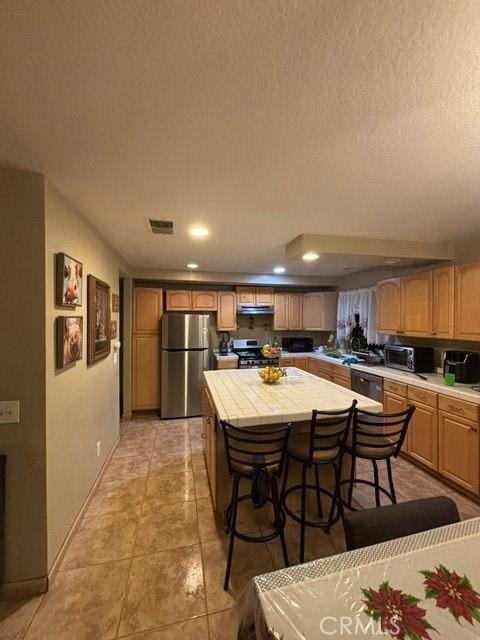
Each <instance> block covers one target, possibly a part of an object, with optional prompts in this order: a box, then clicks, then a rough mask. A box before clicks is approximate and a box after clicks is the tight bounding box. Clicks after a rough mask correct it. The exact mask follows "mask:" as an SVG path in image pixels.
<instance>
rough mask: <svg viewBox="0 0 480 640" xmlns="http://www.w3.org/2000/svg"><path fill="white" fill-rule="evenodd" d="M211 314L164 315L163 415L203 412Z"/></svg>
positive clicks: (161, 410) (170, 416) (182, 415)
mask: <svg viewBox="0 0 480 640" xmlns="http://www.w3.org/2000/svg"><path fill="white" fill-rule="evenodd" d="M209 319H210V317H209V316H208V315H195V314H193V313H168V314H165V315H164V316H163V317H162V351H161V359H162V382H161V387H162V402H161V409H160V414H161V417H162V418H184V417H187V416H199V415H201V414H202V383H203V372H204V371H206V370H207V369H208V365H209V362H210V349H209V335H208V324H209Z"/></svg>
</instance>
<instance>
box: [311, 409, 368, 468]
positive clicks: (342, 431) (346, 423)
mask: <svg viewBox="0 0 480 640" xmlns="http://www.w3.org/2000/svg"><path fill="white" fill-rule="evenodd" d="M356 405H357V401H356V400H354V401H353V402H352V404H351V405H350V407H349V408H348V409H340V410H339V411H319V410H317V409H314V410H313V411H312V421H311V423H310V446H309V461H310V463H311V462H312V461H313V460H314V458H316V455H315V454H316V453H317V454H318V453H320V454H321V453H322V452H326V451H332V450H334V449H338V453H339V454H340V453H343V450H344V446H345V441H346V439H347V436H348V433H349V431H350V429H351V425H352V420H353V414H354V411H355V407H356Z"/></svg>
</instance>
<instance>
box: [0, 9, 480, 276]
mask: <svg viewBox="0 0 480 640" xmlns="http://www.w3.org/2000/svg"><path fill="white" fill-rule="evenodd" d="M1 13H2V20H1V22H0V95H1V98H0V160H1V161H4V162H8V163H10V164H14V165H17V166H21V167H25V168H29V169H33V170H37V171H41V172H43V173H45V174H46V175H47V176H48V177H49V178H50V179H51V180H53V182H55V183H56V184H57V186H58V187H59V188H60V189H61V190H62V191H63V192H64V193H65V195H67V196H68V197H69V198H70V199H71V200H72V201H73V202H74V203H75V204H76V205H77V206H78V207H79V208H80V209H81V210H82V211H83V212H84V213H85V215H86V216H87V217H88V218H89V219H90V220H91V222H92V223H93V224H94V226H95V227H96V228H97V229H98V230H99V231H100V232H101V233H102V234H103V235H104V236H105V237H106V238H108V240H109V241H110V243H111V244H112V245H113V246H114V247H116V248H117V249H118V250H119V252H120V253H121V254H122V255H123V256H124V257H125V258H126V260H127V261H128V262H129V263H130V264H131V265H132V266H139V267H159V268H173V269H182V268H184V266H185V263H186V262H188V261H195V262H198V263H199V264H200V266H201V268H202V270H214V271H216V270H221V271H242V272H260V273H261V272H270V271H271V268H272V266H273V265H274V264H277V263H282V262H284V245H285V244H286V243H287V242H289V241H290V240H292V238H294V237H295V236H297V235H299V234H303V233H319V234H339V235H365V236H378V237H387V238H398V239H405V240H421V241H443V240H451V239H454V238H455V237H458V236H461V235H464V234H466V233H469V232H472V231H478V230H480V216H479V205H480V175H479V167H480V108H479V106H480V105H479V102H480V84H479V82H480V45H479V43H480V10H479V3H478V1H477V0H475V1H472V2H466V1H464V0H438V1H437V0H409V1H405V0H395V2H393V1H390V0H388V1H387V0H386V1H385V2H382V1H379V0H375V1H370V2H365V1H362V0H349V1H347V2H341V1H340V0H331V1H326V0H325V1H322V0H316V1H315V2H313V1H309V0H298V1H296V0H290V1H282V0H276V1H275V2H274V1H271V0H262V1H261V2H260V1H258V0H255V1H253V0H241V1H234V0H216V1H195V0H190V1H188V2H187V1H182V0H175V1H172V2H163V1H159V0H150V1H146V0H131V1H127V0H110V1H106V0H81V1H80V0H76V1H72V0H21V1H19V0H3V1H2V3H1ZM147 217H154V218H163V219H170V220H173V221H174V222H175V234H174V236H152V235H151V234H150V233H149V231H148V228H147V225H146V218H147ZM197 221H199V222H203V223H205V224H207V225H208V226H209V228H210V229H211V231H212V234H211V238H210V239H209V240H207V241H202V242H198V241H197V242H194V241H192V240H191V239H189V237H188V235H187V233H186V231H187V228H188V227H189V226H190V225H191V224H192V223H194V222H197ZM287 266H288V271H289V273H297V274H312V275H313V274H320V273H322V274H323V273H325V274H326V275H328V273H329V269H330V271H332V269H333V270H334V271H336V272H340V270H341V265H336V266H335V265H334V266H332V265H328V264H324V265H323V266H322V264H318V265H304V264H301V263H293V262H292V263H288V265H287Z"/></svg>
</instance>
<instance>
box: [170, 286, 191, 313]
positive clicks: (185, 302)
mask: <svg viewBox="0 0 480 640" xmlns="http://www.w3.org/2000/svg"><path fill="white" fill-rule="evenodd" d="M166 309H167V311H191V310H192V292H191V291H178V290H175V289H170V290H168V291H167V305H166Z"/></svg>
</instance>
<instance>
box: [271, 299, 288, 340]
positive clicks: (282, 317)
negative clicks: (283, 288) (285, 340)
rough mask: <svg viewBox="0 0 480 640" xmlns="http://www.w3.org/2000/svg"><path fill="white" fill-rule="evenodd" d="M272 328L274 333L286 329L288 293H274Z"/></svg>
mask: <svg viewBox="0 0 480 640" xmlns="http://www.w3.org/2000/svg"><path fill="white" fill-rule="evenodd" d="M274 305H275V309H274V314H273V328H274V329H275V330H276V331H286V330H287V329H288V293H276V294H275V301H274Z"/></svg>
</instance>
